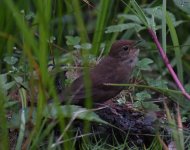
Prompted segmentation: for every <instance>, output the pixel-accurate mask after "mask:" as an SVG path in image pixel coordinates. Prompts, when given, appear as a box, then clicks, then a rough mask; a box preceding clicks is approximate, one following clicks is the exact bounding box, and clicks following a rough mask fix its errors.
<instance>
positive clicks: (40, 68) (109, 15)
mask: <svg viewBox="0 0 190 150" xmlns="http://www.w3.org/2000/svg"><path fill="white" fill-rule="evenodd" d="M145 6H147V7H149V5H145ZM130 11H131V10H130V5H128V7H125V6H123V3H121V2H120V1H110V0H101V1H98V2H95V4H92V6H88V3H86V2H85V1H81V0H75V1H70V0H65V1H62V0H56V1H52V0H45V1H41V0H38V1H25V0H18V1H13V0H3V1H1V2H0V19H1V21H0V59H1V62H2V63H1V64H0V73H1V74H3V73H8V74H9V75H10V74H11V77H13V78H14V77H15V78H16V77H18V76H20V77H22V78H23V82H22V83H19V82H16V84H15V85H16V86H15V87H13V88H15V89H16V87H18V88H19V94H20V101H21V105H22V106H21V108H20V112H21V113H19V111H18V112H17V114H18V115H19V118H21V121H20V122H19V123H20V124H19V127H18V128H19V132H18V139H17V141H16V144H15V145H16V146H15V147H16V149H21V148H23V149H39V148H48V149H63V148H64V149H71V148H74V146H73V145H74V144H75V142H73V140H71V139H72V138H73V137H74V136H75V135H73V133H70V132H68V129H70V127H71V126H70V124H69V123H68V122H69V121H72V119H71V120H69V119H68V118H67V119H66V117H65V116H64V115H63V113H62V111H63V110H62V109H61V107H60V104H59V99H58V96H57V94H56V90H55V85H54V77H53V76H51V75H50V73H49V72H48V64H49V63H50V61H51V60H52V57H53V58H54V57H55V58H59V59H60V57H61V58H63V57H64V58H65V56H66V54H67V53H70V52H71V50H73V47H69V46H67V45H66V44H65V43H66V38H65V36H67V35H72V36H79V37H80V43H79V44H84V43H92V49H90V50H86V49H82V50H81V55H82V62H83V65H84V66H89V58H90V55H91V54H93V55H95V56H98V55H99V54H100V51H99V50H100V45H101V43H106V46H105V53H107V52H108V51H109V48H110V46H111V43H112V42H113V41H115V40H116V39H119V38H121V37H122V36H123V35H124V33H119V32H115V33H110V34H105V30H106V27H107V26H109V25H111V24H122V23H125V21H126V20H125V19H123V18H119V19H118V18H117V14H118V13H124V14H127V13H129V12H130ZM89 12H90V13H89ZM88 13H89V14H90V15H92V17H91V18H90V19H89V18H88ZM141 13H143V11H142V12H141ZM30 15H31V18H30V19H27V17H28V16H30ZM136 15H137V14H136ZM163 15H164V16H165V17H166V18H165V17H163V20H162V40H163V47H164V48H166V47H167V45H166V44H167V34H166V25H167V26H168V27H169V33H170V36H171V39H172V43H173V45H174V46H179V45H180V44H179V43H180V42H179V41H180V37H178V34H177V30H176V29H175V26H174V24H173V23H172V21H171V18H170V16H169V15H168V14H167V11H166V1H163ZM141 17H143V15H142V16H141ZM86 18H88V19H89V20H86ZM143 19H144V18H143ZM145 20H146V18H145ZM145 24H146V22H145ZM89 26H92V29H91V28H90V27H89ZM90 30H92V31H93V34H92V35H91V34H89V31H90ZM145 33H147V32H145ZM52 36H53V37H56V40H55V41H53V42H54V44H55V45H57V46H59V47H64V49H66V51H64V52H63V51H61V50H60V49H58V48H57V47H53V46H52V45H51V42H50V40H51V38H52ZM133 36H134V37H135V36H136V35H135V34H134V33H133ZM129 37H131V36H130V35H129ZM144 38H147V39H149V36H147V35H145V37H144ZM105 41H106V42H105ZM13 47H16V49H18V50H19V52H20V53H19V56H18V57H19V61H18V66H17V67H19V66H24V67H26V68H27V69H28V71H25V72H24V71H23V72H24V74H22V73H23V72H21V71H20V72H19V71H18V70H17V71H15V72H14V73H12V72H10V70H11V71H12V70H13V66H14V65H13V66H11V65H9V64H5V62H4V61H3V59H4V58H5V57H6V56H14V55H15V52H14V49H13ZM52 51H53V53H51V52H52ZM174 51H175V58H174V61H175V63H176V66H177V73H178V76H179V78H180V80H181V81H182V82H184V83H185V80H184V73H183V72H184V71H185V73H187V72H188V71H189V68H190V67H189V64H188V63H187V62H186V68H183V67H184V66H183V64H182V53H181V51H180V49H179V48H178V47H175V48H174ZM167 52H168V53H170V52H169V51H167ZM147 53H148V52H144V54H145V55H147V56H148V55H149V54H147ZM186 53H187V50H186V51H184V53H183V54H186ZM155 57H157V56H155ZM68 59H72V58H68ZM65 62H68V61H65ZM64 65H67V64H66V63H65V64H64ZM163 68H164V67H163ZM163 68H162V69H163ZM163 70H164V69H163ZM163 70H161V71H163ZM161 71H160V72H161ZM18 72H19V73H18ZM83 73H84V78H85V79H84V83H85V88H86V96H87V97H90V95H91V91H90V87H91V83H90V80H89V68H88V67H84V69H83ZM10 80H12V78H11V79H10ZM8 81H9V80H8ZM8 81H7V82H8ZM1 83H3V81H0V149H5V150H6V149H10V146H11V145H9V144H10V143H9V139H10V137H9V129H10V127H9V122H8V119H7V114H8V112H9V111H12V110H14V109H15V108H14V107H5V105H6V104H7V103H8V102H9V101H8V99H9V97H8V96H7V91H5V90H4V89H5V85H3V84H1ZM126 86H127V85H126ZM20 87H21V88H20ZM24 87H25V88H24ZM139 87H141V88H144V87H145V86H139ZM159 90H160V89H159ZM161 90H163V93H164V92H165V93H167V94H168V95H169V96H171V97H172V98H174V99H175V100H176V101H178V99H176V98H175V96H173V95H172V94H175V92H172V90H171V91H170V90H165V89H161ZM28 91H29V92H28ZM35 91H38V95H37V94H36V92H35ZM28 93H30V97H31V98H30V100H31V103H32V104H31V106H28V105H27V97H29V94H28ZM49 97H51V98H52V99H53V105H54V110H55V112H56V113H57V118H56V119H55V120H54V121H50V118H51V117H49V116H48V115H44V110H46V109H47V111H50V110H49V109H48V108H47V107H48V102H47V99H48V98H49ZM35 99H37V103H36V107H35V106H34V105H35ZM18 103H20V102H18ZM86 106H87V107H89V108H90V107H91V106H92V101H91V98H89V99H87V100H86ZM166 110H167V111H168V112H169V110H168V109H166ZM34 112H35V113H34ZM34 116H35V117H34ZM168 116H169V115H168ZM169 117H170V116H169ZM51 119H52V118H51ZM68 120H69V121H68ZM168 120H169V119H168ZM28 121H29V122H32V125H33V126H32V127H31V128H30V129H31V130H28ZM169 121H171V122H172V121H173V120H172V119H171V120H169ZM67 127H68V128H67ZM54 128H59V132H60V133H61V136H60V137H57V135H56V133H55V132H54V131H53V129H54ZM86 128H88V124H87V126H86ZM176 131H177V130H176ZM177 135H180V136H179V140H180V142H179V143H178V144H182V147H183V146H184V143H183V140H184V139H183V133H174V136H175V137H177ZM177 139H178V138H176V140H177ZM56 140H57V141H59V140H60V141H61V143H63V145H61V144H59V143H58V142H57V141H56ZM44 141H47V143H45V142H44ZM60 141H59V142H60ZM56 142H57V143H56ZM155 143H157V141H155ZM87 145H88V144H87Z"/></svg>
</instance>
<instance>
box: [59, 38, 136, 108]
mask: <svg viewBox="0 0 190 150" xmlns="http://www.w3.org/2000/svg"><path fill="white" fill-rule="evenodd" d="M137 43H138V42H136V41H133V40H118V41H116V42H114V43H113V44H112V46H111V49H110V51H109V53H108V55H107V56H105V57H103V58H102V59H101V60H100V62H99V63H98V64H97V65H96V66H94V67H93V68H92V69H90V71H89V80H90V83H91V90H90V91H91V92H90V95H91V99H92V101H93V103H103V102H105V101H107V100H109V99H111V98H114V97H115V96H116V95H118V94H119V93H120V92H121V91H122V90H123V89H124V88H125V87H124V86H111V85H106V84H107V83H114V84H126V83H128V82H129V79H130V77H131V74H132V72H133V69H134V68H135V65H136V63H137V61H138V55H139V48H137ZM66 91H67V92H62V93H61V94H60V95H59V98H60V100H61V102H62V103H66V102H67V98H68V97H67V98H66V96H65V95H66V94H67V93H70V97H69V98H68V99H70V101H69V102H70V104H74V105H80V106H84V104H85V100H86V99H87V98H88V97H86V94H85V92H86V90H85V84H84V74H81V75H80V76H79V77H78V78H77V79H75V80H74V81H73V83H72V84H71V86H70V87H69V88H68V89H67V90H66ZM68 91H69V92H68Z"/></svg>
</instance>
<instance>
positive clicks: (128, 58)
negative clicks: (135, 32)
mask: <svg viewBox="0 0 190 150" xmlns="http://www.w3.org/2000/svg"><path fill="white" fill-rule="evenodd" d="M138 54H139V49H138V48H137V42H136V41H132V40H119V41H116V42H115V43H113V45H112V47H111V50H110V52H109V56H111V57H113V58H116V59H119V60H120V61H121V62H122V63H124V64H126V65H128V66H131V67H134V66H135V64H136V62H137V60H138Z"/></svg>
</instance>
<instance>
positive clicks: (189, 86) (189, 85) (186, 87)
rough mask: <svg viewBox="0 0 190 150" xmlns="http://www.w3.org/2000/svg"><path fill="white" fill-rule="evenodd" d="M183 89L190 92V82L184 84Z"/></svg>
mask: <svg viewBox="0 0 190 150" xmlns="http://www.w3.org/2000/svg"><path fill="white" fill-rule="evenodd" d="M185 89H186V91H187V93H190V83H189V84H186V85H185Z"/></svg>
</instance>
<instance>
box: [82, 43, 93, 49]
mask: <svg viewBox="0 0 190 150" xmlns="http://www.w3.org/2000/svg"><path fill="white" fill-rule="evenodd" d="M81 48H82V49H91V48H92V44H90V43H83V44H81Z"/></svg>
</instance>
